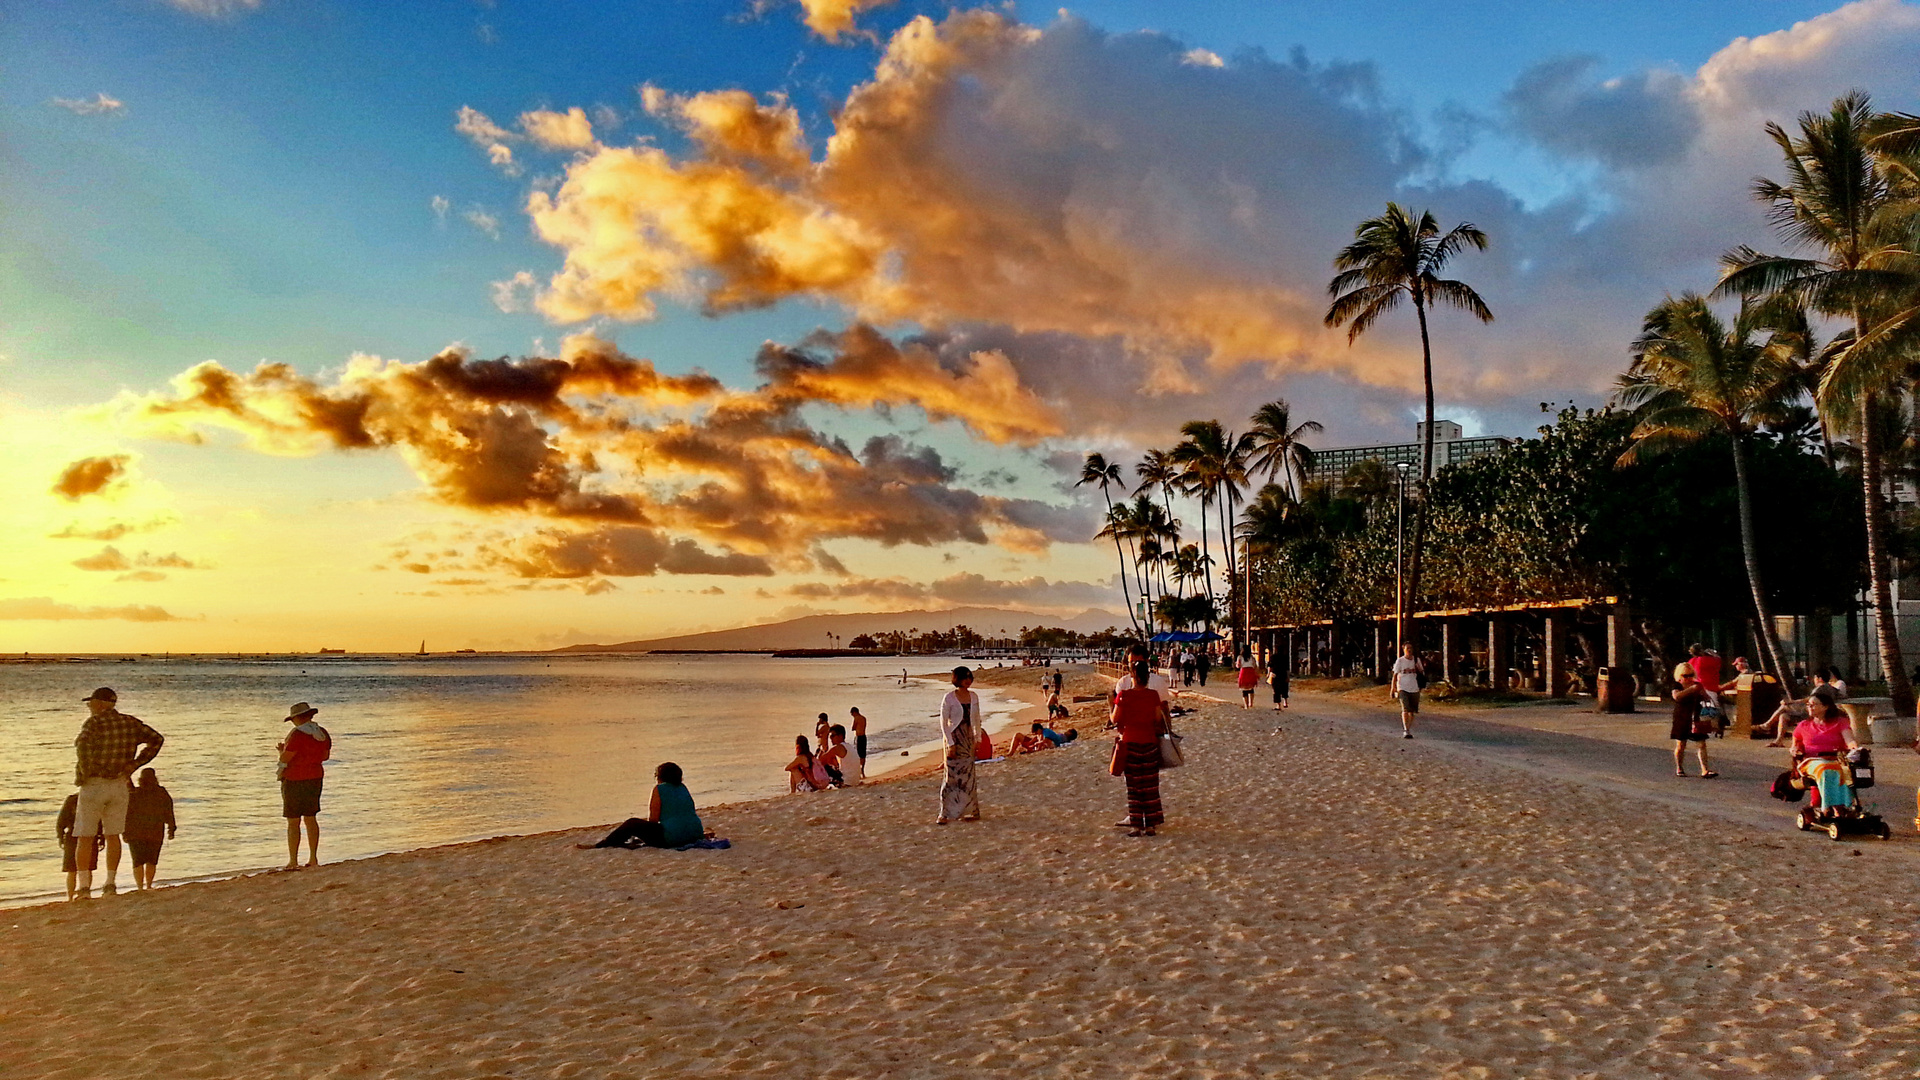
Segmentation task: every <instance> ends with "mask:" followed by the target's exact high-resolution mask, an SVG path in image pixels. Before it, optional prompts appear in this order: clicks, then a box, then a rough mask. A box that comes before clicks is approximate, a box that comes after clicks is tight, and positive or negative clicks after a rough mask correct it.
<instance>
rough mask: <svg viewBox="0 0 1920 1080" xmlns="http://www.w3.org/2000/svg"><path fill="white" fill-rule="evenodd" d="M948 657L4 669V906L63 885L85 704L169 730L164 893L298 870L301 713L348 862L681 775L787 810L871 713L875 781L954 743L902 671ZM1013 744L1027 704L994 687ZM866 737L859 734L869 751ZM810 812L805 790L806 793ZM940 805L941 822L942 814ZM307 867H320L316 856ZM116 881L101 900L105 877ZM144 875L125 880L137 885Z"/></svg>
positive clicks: (0, 849)
mask: <svg viewBox="0 0 1920 1080" xmlns="http://www.w3.org/2000/svg"><path fill="white" fill-rule="evenodd" d="M903 662H905V663H906V664H907V667H908V669H909V670H911V671H913V672H914V673H916V674H917V673H920V672H924V671H930V670H937V669H938V668H940V667H942V666H944V665H945V664H946V663H948V662H949V661H946V660H945V659H944V658H937V657H924V656H923V657H917V658H912V659H909V660H905V661H903V660H895V659H891V658H889V659H866V658H847V659H823V660H775V659H772V658H769V657H765V656H720V655H714V656H577V657H576V656H567V657H546V656H537V657H493V656H464V657H440V656H436V657H425V658H419V659H416V658H412V657H392V658H377V659H376V658H366V657H354V658H351V659H332V658H329V659H321V658H318V657H297V658H287V659H278V658H276V659H271V660H247V661H229V660H197V659H174V660H162V659H143V660H140V661H138V662H136V663H123V662H116V661H100V662H86V663H78V662H73V663H62V664H5V665H0V740H4V745H5V751H4V753H0V901H14V902H18V901H20V900H22V899H25V898H28V897H36V896H52V895H54V894H57V893H61V892H62V890H63V885H62V875H61V873H60V849H59V846H58V845H57V844H56V843H55V841H54V836H53V825H54V819H55V817H56V816H57V815H58V814H59V812H60V804H61V803H62V802H63V801H64V800H65V799H66V797H67V796H68V795H69V794H71V793H72V792H73V790H74V788H73V765H74V750H73V739H74V736H75V735H76V734H78V733H79V730H80V724H81V722H82V721H83V720H85V719H86V715H87V708H86V706H85V705H82V704H81V703H80V699H81V698H83V697H85V696H87V694H88V693H89V692H90V691H92V690H93V688H94V687H96V686H111V687H113V688H114V689H115V690H117V691H119V693H120V708H121V710H122V711H123V712H126V713H128V714H130V715H133V716H137V717H139V718H141V719H142V720H145V721H146V722H147V723H148V724H149V725H151V726H152V727H153V728H154V729H155V730H157V731H159V732H160V733H161V734H162V735H164V736H166V740H167V742H166V746H165V747H164V748H163V749H162V750H161V752H160V756H159V757H158V758H157V759H156V760H155V761H154V762H153V768H154V769H155V770H157V772H158V773H159V778H160V782H161V784H162V785H163V786H165V787H166V788H167V789H168V791H170V792H171V793H172V794H173V799H174V807H175V815H176V816H177V817H178V819H179V823H180V835H179V839H178V840H175V841H173V842H171V843H169V844H167V846H166V848H165V849H164V850H163V851H162V853H161V856H160V867H159V873H158V875H157V876H158V879H159V880H160V881H161V882H162V883H165V882H166V881H168V880H178V879H181V878H190V877H202V876H208V875H217V874H224V873H232V872H236V871H242V870H253V869H260V868H265V867H272V866H279V865H282V864H283V863H285V862H286V825H285V821H284V819H282V818H281V817H280V791H279V785H278V783H277V781H276V780H275V778H274V764H275V761H276V758H277V755H276V752H275V750H274V744H275V743H276V742H278V741H279V740H280V739H281V738H282V737H284V735H285V733H286V729H287V727H288V725H287V724H285V723H283V722H281V717H283V716H285V715H286V714H287V707H288V706H289V705H291V704H293V703H294V702H296V701H308V702H311V703H313V704H314V705H316V706H318V707H319V709H320V715H319V716H318V717H316V718H315V719H317V720H318V721H319V722H320V723H321V725H322V726H324V727H325V728H326V729H327V730H328V731H329V732H331V733H332V735H333V760H332V761H330V762H328V764H327V784H326V797H325V802H324V808H323V810H322V813H321V815H320V826H321V838H320V857H321V859H322V860H323V861H327V862H331V861H335V860H339V859H347V858H353V857H356V856H364V855H373V854H378V853H380V852H386V851H398V850H405V849H408V848H417V847H425V846H429V845H433V844H444V843H450V842H454V841H459V840H469V839H475V838H479V837H484V836H499V835H503V834H511V833H532V832H542V831H546V830H552V829H563V828H571V827H575V826H584V825H595V824H600V823H603V822H612V821H619V820H622V819H624V818H627V817H629V816H632V815H635V814H640V813H644V812H645V811H646V805H647V793H648V792H649V791H650V790H651V786H652V782H653V767H654V766H655V765H657V764H658V763H660V762H662V761H676V762H679V763H680V765H681V767H682V768H683V769H685V770H686V775H687V786H688V787H689V788H691V789H692V791H693V795H694V799H695V800H696V802H697V803H698V804H699V805H700V806H702V807H706V806H710V805H714V804H717V803H724V802H738V801H741V800H744V799H755V798H763V797H766V796H772V795H783V794H784V793H785V792H786V786H787V784H786V774H785V773H783V772H782V771H781V767H782V766H784V765H785V764H786V763H787V761H788V760H789V759H790V758H791V757H792V754H793V737H794V736H795V735H806V736H808V738H809V739H810V740H811V738H812V735H813V724H814V716H815V714H817V713H821V712H825V713H827V714H829V715H830V716H832V717H833V720H834V722H835V723H845V722H846V719H847V709H848V707H850V706H858V707H859V708H860V710H861V711H862V712H864V713H865V714H866V715H867V718H868V743H869V746H868V758H869V762H868V765H869V771H870V772H879V771H882V770H885V769H889V768H893V767H897V766H898V765H899V764H901V763H903V762H905V761H907V760H908V759H907V758H904V757H902V756H901V751H902V750H903V749H910V748H913V749H923V748H925V746H924V744H926V743H928V742H929V741H931V740H933V739H936V738H937V737H938V727H937V723H936V720H935V715H936V714H937V713H938V711H939V708H940V698H941V695H942V694H943V693H944V692H945V690H946V687H944V686H942V685H939V684H937V683H934V682H931V681H924V680H918V679H916V680H913V681H911V682H910V683H909V684H908V685H907V686H905V687H902V686H901V685H900V673H901V665H902V663H903ZM982 696H983V697H985V698H987V700H988V701H989V703H990V704H991V706H992V708H991V710H990V716H992V717H993V721H994V723H995V726H996V728H997V727H998V725H999V724H1000V723H1001V722H1004V721H1005V720H1006V719H1007V718H1008V717H1010V715H1011V714H1012V712H1013V711H1014V710H1016V709H1017V708H1018V707H1019V703H1018V702H1015V701H1012V700H1010V699H1006V698H996V697H995V696H994V694H993V691H991V690H986V691H983V692H982ZM848 741H849V742H851V741H852V739H851V738H849V739H848ZM802 797H805V796H802ZM931 812H932V811H931V809H929V813H931ZM304 857H305V853H304V851H303V852H302V858H304ZM101 865H102V872H101V873H100V874H96V876H95V879H94V881H95V884H96V885H98V884H99V883H100V882H101V881H102V880H104V870H105V862H104V856H103V861H102V864H101ZM132 880H133V871H132V869H131V865H130V864H124V863H123V865H122V867H121V874H120V885H121V887H122V888H123V889H130V888H131V887H132Z"/></svg>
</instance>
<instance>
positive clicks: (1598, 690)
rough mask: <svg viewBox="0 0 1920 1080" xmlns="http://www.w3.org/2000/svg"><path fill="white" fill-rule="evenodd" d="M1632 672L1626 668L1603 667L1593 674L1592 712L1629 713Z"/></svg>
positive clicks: (1631, 706) (1631, 698)
mask: <svg viewBox="0 0 1920 1080" xmlns="http://www.w3.org/2000/svg"><path fill="white" fill-rule="evenodd" d="M1633 688H1634V678H1633V672H1631V671H1629V670H1627V669H1626V668H1611V667H1603V668H1601V669H1599V670H1598V671H1597V672H1595V673H1594V679H1593V700H1594V704H1593V711H1594V712H1597V713H1630V712H1632V711H1634V709H1633Z"/></svg>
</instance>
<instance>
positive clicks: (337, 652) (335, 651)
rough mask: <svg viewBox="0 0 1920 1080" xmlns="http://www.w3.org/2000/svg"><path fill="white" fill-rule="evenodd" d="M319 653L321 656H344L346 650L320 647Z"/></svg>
mask: <svg viewBox="0 0 1920 1080" xmlns="http://www.w3.org/2000/svg"><path fill="white" fill-rule="evenodd" d="M320 655H321V656H345V655H347V650H345V649H321V650H320Z"/></svg>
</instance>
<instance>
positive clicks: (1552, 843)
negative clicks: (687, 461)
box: [0, 669, 1920, 1080]
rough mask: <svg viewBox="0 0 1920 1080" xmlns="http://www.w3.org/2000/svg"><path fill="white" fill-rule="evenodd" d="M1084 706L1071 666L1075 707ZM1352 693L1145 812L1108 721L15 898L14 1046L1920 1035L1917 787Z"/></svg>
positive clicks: (144, 1062) (769, 1060) (632, 1052)
mask: <svg viewBox="0 0 1920 1080" xmlns="http://www.w3.org/2000/svg"><path fill="white" fill-rule="evenodd" d="M1009 670H1010V671H1011V670H1012V669H1009ZM993 674H994V678H995V680H996V681H997V680H998V679H999V678H1002V677H1004V678H1007V679H1008V680H1009V682H1010V684H1011V685H1014V687H1015V688H1018V684H1017V683H1012V678H1013V676H1011V675H1008V676H1000V675H999V674H998V673H993ZM983 675H984V673H983ZM1019 677H1020V679H1021V680H1030V681H1037V676H1036V675H1034V674H1033V673H1031V672H1030V671H1021V672H1019ZM1085 678H1091V677H1090V676H1085ZM1213 690H1214V692H1215V693H1219V694H1222V696H1226V695H1228V694H1231V692H1232V690H1231V686H1221V687H1218V688H1213ZM1097 712H1098V708H1097V706H1091V705H1083V706H1079V707H1076V709H1075V714H1076V715H1075V723H1077V724H1078V726H1079V727H1080V728H1081V730H1082V732H1083V733H1087V732H1089V731H1090V730H1091V731H1097V729H1098V727H1099V723H1098V721H1097V720H1094V719H1092V718H1093V717H1094V716H1095V715H1096V714H1097ZM1336 712H1337V710H1334V709H1332V708H1328V709H1322V710H1317V709H1316V702H1315V699H1312V698H1308V697H1302V698H1300V699H1298V700H1297V708H1296V709H1295V711H1294V712H1293V713H1291V714H1288V715H1287V716H1286V717H1285V718H1284V719H1283V720H1281V721H1279V723H1280V726H1281V727H1282V728H1283V730H1282V731H1281V732H1279V733H1278V734H1276V733H1275V732H1274V729H1275V726H1276V718H1275V715H1274V714H1273V713H1271V712H1269V711H1265V710H1264V709H1263V710H1259V711H1253V712H1245V711H1242V710H1240V709H1238V708H1237V707H1235V706H1229V705H1220V704H1214V703H1203V704H1202V707H1201V709H1200V711H1199V712H1198V713H1197V714H1196V715H1195V716H1193V717H1190V718H1187V719H1186V720H1185V721H1184V722H1183V723H1181V724H1180V727H1181V728H1182V730H1183V732H1184V733H1185V734H1187V735H1188V736H1189V739H1188V743H1187V752H1188V759H1189V765H1188V767H1187V768H1184V769H1181V770H1178V771H1175V772H1171V773H1168V774H1167V775H1166V777H1165V779H1164V781H1163V794H1164V797H1165V799H1166V804H1167V812H1168V826H1167V828H1166V829H1164V830H1163V832H1162V833H1161V835H1160V836H1158V837H1155V838H1151V839H1128V838H1126V837H1124V836H1123V835H1121V833H1120V831H1119V830H1116V829H1113V828H1111V827H1110V824H1109V823H1110V822H1112V821H1114V820H1115V819H1116V818H1117V817H1118V816H1119V814H1120V813H1121V810H1122V791H1121V788H1120V782H1119V781H1118V780H1116V779H1113V778H1111V777H1109V776H1107V775H1106V769H1105V766H1106V749H1107V745H1108V744H1107V743H1106V741H1105V740H1103V739H1100V738H1099V737H1098V736H1097V735H1095V736H1093V737H1090V738H1084V739H1083V741H1082V742H1081V743H1079V744H1078V745H1075V746H1071V747H1068V748H1066V749H1064V750H1058V751H1048V752H1045V753H1042V754H1038V755H1035V756H1031V757H1025V758H1020V759H1016V760H1013V761H1008V762H1003V763H997V764H992V765H985V766H982V767H981V781H980V783H981V792H982V803H983V806H984V810H985V815H986V820H985V821H984V822H982V823H980V824H977V825H966V824H954V825H949V826H946V827H935V826H934V825H932V824H931V822H932V819H933V816H934V812H935V803H936V795H935V788H936V786H937V780H936V779H935V778H933V777H932V776H928V775H919V776H912V777H905V778H902V779H900V780H898V781H895V782H891V783H882V784H874V785H870V786H867V787H864V788H861V789H858V790H850V791H841V792H828V793H823V794H818V795H810V796H800V797H792V798H784V799H776V800H771V801H766V802H759V803H750V804H741V805H736V806H728V807H719V808H710V809H703V813H704V816H705V817H706V819H707V822H708V824H709V825H710V826H711V827H713V828H714V829H715V830H716V831H717V832H718V833H719V834H720V835H723V836H726V837H728V838H730V839H731V840H732V841H733V843H734V847H733V848H732V849H731V850H726V851H690V852H684V853H680V852H665V851H646V850H643V851H622V850H609V851H579V850H575V849H574V847H573V844H575V843H576V842H580V841H583V840H588V839H592V838H595V837H596V835H597V833H598V831H599V830H598V829H597V828H596V829H584V828H583V829H580V830H575V831H570V832H564V833H551V834H544V835H539V836H529V837H520V838H513V839H506V840H498V841H492V842H487V843H480V844H469V845H460V846H454V847H443V848H435V849H430V850H424V851H417V852H411V853H406V854H400V855H392V856H386V857H382V858H378V859H371V860H366V861H362V862H355V863H346V864H338V865H330V866H324V867H321V868H318V869H315V870H310V871H301V872H297V873H286V874H270V875H263V876H257V877H251V878H244V879H236V880H230V881H221V882H211V883H204V884H196V885H190V886H184V887H179V888H171V889H163V890H160V891H158V892H155V893H150V894H146V895H138V896H132V895H122V896H119V897H114V898H111V899H105V900H94V901H90V902H87V903H85V904H73V905H52V906H46V907H38V908H28V909H21V910H17V911H12V912H7V913H5V916H4V919H0V970H4V971H5V972H6V973H7V978H6V984H5V986H6V988H5V991H4V996H3V997H0V1001H4V1005H0V1059H3V1060H4V1061H5V1063H6V1067H5V1070H4V1071H5V1072H6V1074H7V1075H9V1076H13V1077H22V1078H26V1077H69V1078H76V1080H77V1078H92V1077H99V1076H106V1075H115V1074H135V1073H137V1074H142V1075H150V1076H165V1077H409V1078H411V1077H461V1078H477V1077H506V1076H512V1077H567V1076H581V1077H652V1076H686V1075H767V1076H783V1077H784V1076H795V1077H798V1076H821V1077H876V1076H907V1077H915V1076H926V1077H942V1076H960V1075H975V1074H980V1073H983V1072H984V1073H996V1074H1007V1073H1013V1072H1016V1071H1018V1072H1020V1073H1023V1074H1027V1075H1032V1076H1061V1077H1066V1076H1103V1077H1104V1076H1114V1077H1174V1076H1182V1077H1189V1076H1191V1077H1254V1076H1299V1077H1328V1076H1334V1077H1409V1078H1412V1077H1463V1078H1464V1077H1477V1078H1503V1077H1527V1078H1540V1080H1569V1078H1580V1077H1654V1076H1658V1077H1696V1076H1698V1077H1721V1076H1767V1077H1776V1076H1777V1077H1806V1078H1811V1077H1832V1078H1840V1077H1903V1078H1904V1077H1911V1076H1914V1075H1916V1074H1917V1073H1920V1027H1917V1026H1916V1021H1920V1005H1916V990H1920V976H1916V975H1915V974H1914V969H1915V962H1916V960H1917V959H1920V944H1916V940H1915V937H1914V927H1915V917H1914V916H1915V910H1916V905H1915V902H1914V898H1915V897H1916V896H1917V895H1920V891H1917V888H1920V861H1917V860H1916V859H1915V857H1914V856H1915V854H1916V850H1917V849H1916V845H1915V843H1914V840H1913V838H1912V833H1911V830H1910V829H1908V828H1906V826H1907V824H1908V823H1907V822H1906V821H1905V820H1904V818H1903V815H1902V814H1901V813H1900V811H1901V810H1902V809H1903V808H1902V807H1900V806H1898V805H1895V804H1891V803H1890V804H1889V806H1890V808H1891V811H1892V812H1891V813H1890V816H1891V817H1892V818H1893V820H1894V821H1895V823H1896V824H1897V825H1899V826H1901V829H1902V835H1901V837H1899V838H1898V839H1896V840H1895V841H1894V842H1893V843H1884V842H1857V843H1846V844H1836V843H1832V842H1830V841H1827V840H1825V839H1824V838H1818V839H1816V838H1810V837H1807V836H1804V835H1801V834H1797V833H1795V832H1793V831H1792V829H1791V828H1790V827H1789V826H1788V824H1787V818H1788V812H1787V811H1786V810H1785V809H1784V808H1780V807H1779V804H1773V806H1774V807H1775V808H1776V812H1774V813H1772V814H1771V815H1770V816H1763V817H1758V818H1756V819H1755V820H1756V822H1760V824H1741V823H1736V822H1729V821H1728V820H1726V819H1725V818H1724V817H1718V816H1714V815H1713V814H1711V813H1706V812H1700V811H1695V810H1690V809H1688V808H1686V807H1684V806H1672V805H1665V804H1649V803H1647V802H1644V801H1640V800H1635V799H1633V798H1630V797H1624V796H1622V795H1621V794H1620V793H1619V792H1617V791H1612V790H1608V789H1606V788H1603V787H1597V786H1595V785H1593V784H1589V783H1585V782H1583V781H1582V780H1581V778H1580V777H1579V776H1577V775H1575V776H1571V777H1569V778H1568V779H1564V780H1551V779H1543V778H1542V777H1541V776H1540V775H1538V773H1537V772H1533V771H1528V770H1525V769H1520V768H1516V767H1514V766H1512V765H1510V764H1507V763H1504V762H1499V761H1492V760H1488V761H1479V760H1476V759H1475V758H1474V757H1473V756H1472V755H1471V753H1469V752H1468V751H1465V750H1463V749H1462V748H1461V747H1459V746H1450V745H1447V744H1445V743H1442V742H1437V741H1425V740H1420V739H1416V740H1414V741H1411V742H1407V741H1403V740H1400V739H1399V738H1398V737H1397V726H1398V725H1397V723H1394V722H1393V721H1392V720H1391V718H1390V717H1388V716H1385V715H1381V716H1377V717H1376V716H1367V717H1363V718H1359V719H1354V718H1350V717H1346V716H1344V715H1335V713H1336ZM1542 737H1543V738H1549V737H1558V736H1544V735H1543V736H1542ZM1628 749H1629V750H1631V749H1633V748H1628ZM1636 752H1640V753H1653V752H1654V751H1652V750H1651V749H1647V750H1643V751H1636ZM1654 760H1655V761H1656V762H1657V761H1658V758H1657V757H1656V758H1655V759H1654ZM1668 771H1669V773H1670V771H1671V770H1670V769H1669V770H1668ZM1695 783H1696V784H1698V783H1700V782H1698V781H1696V782H1695ZM636 798H638V796H636ZM636 808H637V807H636Z"/></svg>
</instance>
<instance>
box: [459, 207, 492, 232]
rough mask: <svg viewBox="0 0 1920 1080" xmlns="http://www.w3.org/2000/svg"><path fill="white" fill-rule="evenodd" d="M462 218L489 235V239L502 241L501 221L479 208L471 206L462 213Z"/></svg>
mask: <svg viewBox="0 0 1920 1080" xmlns="http://www.w3.org/2000/svg"><path fill="white" fill-rule="evenodd" d="M460 217H461V219H462V220H464V221H466V223H467V224H469V225H471V226H473V227H474V228H476V229H478V230H480V231H481V232H483V233H485V234H487V237H488V239H492V240H498V239H500V219H499V217H497V216H495V215H494V214H491V213H488V212H487V211H486V210H485V209H482V208H481V207H478V206H470V207H468V208H467V209H465V210H463V211H461V213H460Z"/></svg>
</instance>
